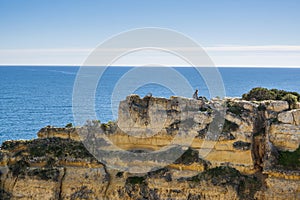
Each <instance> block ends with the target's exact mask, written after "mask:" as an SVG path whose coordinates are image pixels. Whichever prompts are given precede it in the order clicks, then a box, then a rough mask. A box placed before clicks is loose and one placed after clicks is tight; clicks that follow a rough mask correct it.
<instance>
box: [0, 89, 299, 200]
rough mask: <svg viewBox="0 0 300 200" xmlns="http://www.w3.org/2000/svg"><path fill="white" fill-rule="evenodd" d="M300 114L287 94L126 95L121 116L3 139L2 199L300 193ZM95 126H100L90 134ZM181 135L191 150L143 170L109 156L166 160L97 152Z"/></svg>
mask: <svg viewBox="0 0 300 200" xmlns="http://www.w3.org/2000/svg"><path fill="white" fill-rule="evenodd" d="M220 116H221V117H220ZM299 116H300V109H294V110H289V105H288V103H287V102H285V101H261V102H256V101H252V102H250V101H243V100H240V99H236V98H227V99H223V100H220V99H213V100H211V101H209V102H204V101H199V100H194V99H187V98H181V97H171V98H170V99H165V98H155V97H145V98H140V97H139V96H137V95H131V96H128V97H127V98H126V100H124V101H122V102H120V106H119V118H118V120H117V121H116V122H110V123H107V124H97V123H98V122H96V121H94V122H89V123H88V124H87V125H86V126H83V127H76V128H55V127H50V126H48V127H45V128H42V129H41V130H40V131H39V133H38V137H39V138H38V139H35V140H30V141H7V142H4V143H3V144H2V147H1V151H0V165H1V179H0V180H1V183H0V186H1V191H0V199H300V166H299V163H300V160H299V158H300V155H299V154H300V148H299V143H300V128H299V125H300V118H299ZM223 117H224V119H223V120H220V119H222V118H223ZM95 127H96V128H97V127H98V128H100V129H101V134H99V133H98V132H97V134H95V135H92V136H91V134H90V133H91V132H89V130H90V129H92V128H95ZM179 136H180V137H179ZM190 136H193V138H192V140H191V141H188V139H186V138H188V137H190ZM176 137H179V138H180V140H178V141H179V143H181V145H182V146H183V148H182V149H184V151H183V154H180V155H181V156H179V157H178V158H176V159H175V160H174V161H173V162H172V163H168V162H167V161H166V159H164V160H160V164H165V165H162V166H163V167H161V168H158V169H156V170H149V172H145V173H142V174H141V173H139V174H136V173H133V172H132V171H130V170H118V168H111V167H110V166H111V163H110V161H112V163H114V165H115V166H118V167H120V169H121V167H127V168H128V167H132V166H135V165H136V166H139V167H143V169H144V168H145V169H148V168H147V167H149V169H154V168H155V167H157V163H155V162H154V161H157V160H154V161H152V160H149V159H147V158H145V160H143V161H138V160H134V159H135V157H133V158H128V157H126V156H118V155H119V154H116V152H118V151H119V150H114V149H110V151H111V152H112V153H111V155H110V156H111V160H109V161H107V162H105V161H103V162H102V160H101V159H99V160H97V159H96V158H95V157H94V156H95V155H92V154H90V152H92V153H94V151H96V150H97V148H100V147H105V148H108V147H107V145H108V144H109V142H110V143H113V144H114V145H115V146H118V147H119V148H120V149H123V150H126V151H129V152H135V153H137V154H138V153H143V152H155V151H157V150H160V149H162V148H164V147H166V146H170V144H172V145H173V146H176V145H178V144H177V143H178V141H177V142H176V141H175V142H174V138H176ZM86 141H88V142H89V144H92V145H91V146H89V147H87V148H88V150H90V152H89V151H88V150H87V149H86V148H85V146H84V145H83V144H86ZM172 145H171V146H172ZM99 146H100V147H99ZM95 149H96V150H95ZM120 155H123V154H120ZM169 156H170V157H171V154H169ZM96 157H97V156H96ZM128 160H130V163H127V162H126V161H128ZM127 168H124V169H127ZM122 169H123V168H122ZM139 169H141V168H139Z"/></svg>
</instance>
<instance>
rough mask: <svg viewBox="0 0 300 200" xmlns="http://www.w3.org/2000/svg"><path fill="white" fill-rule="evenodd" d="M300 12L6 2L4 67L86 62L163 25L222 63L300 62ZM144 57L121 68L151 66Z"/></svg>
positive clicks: (61, 0)
mask: <svg viewBox="0 0 300 200" xmlns="http://www.w3.org/2000/svg"><path fill="white" fill-rule="evenodd" d="M299 10H300V1H299V0H286V1H282V0H264V1H261V0H251V1H249V0H240V1H233V0H210V1H207V0H186V1H181V0H151V1H150V0H126V1H125V0H110V1H109V0H26V1H24V0H0V27H1V29H0V30H1V32H0V65H81V64H82V63H83V62H84V61H85V59H86V58H87V56H88V55H89V53H90V52H91V51H92V50H93V49H94V48H96V47H97V46H98V45H99V44H101V43H102V42H104V41H105V40H107V39H108V38H111V37H112V36H114V35H116V34H119V33H121V32H124V31H128V30H132V29H136V28H143V27H159V28H166V29H171V30H174V31H177V32H180V33H182V34H184V35H186V36H188V37H189V38H191V39H193V40H194V41H196V42H197V43H198V44H199V45H201V46H202V47H203V48H204V50H205V51H206V52H207V54H208V55H209V56H210V57H211V59H212V60H213V62H214V63H215V65H217V66H253V67H256V66H258V67H266V66H270V67H299V66H300V23H299V21H300V12H299ZM142 54H144V56H145V54H147V52H144V53H141V54H139V55H136V57H135V58H136V59H123V61H122V62H121V61H120V62H119V63H117V65H135V64H136V65H140V64H143V63H145V61H144V60H143V58H144V57H143V55H142ZM148 56H149V55H148ZM153 56H154V55H153ZM160 56H161V55H160ZM133 57H134V55H133ZM133 60H134V61H135V63H134V62H133ZM174 62H175V61H174ZM170 64H173V65H180V64H178V63H176V62H175V63H172V59H170Z"/></svg>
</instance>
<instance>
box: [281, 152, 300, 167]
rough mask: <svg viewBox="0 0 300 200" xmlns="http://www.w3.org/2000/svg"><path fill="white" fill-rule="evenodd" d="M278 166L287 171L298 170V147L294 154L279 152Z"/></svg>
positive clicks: (299, 162)
mask: <svg viewBox="0 0 300 200" xmlns="http://www.w3.org/2000/svg"><path fill="white" fill-rule="evenodd" d="M278 164H279V165H281V166H283V167H285V168H288V169H300V147H298V149H297V150H296V151H294V152H289V151H280V152H279V158H278Z"/></svg>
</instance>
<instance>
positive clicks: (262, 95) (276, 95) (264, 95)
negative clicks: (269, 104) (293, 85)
mask: <svg viewBox="0 0 300 200" xmlns="http://www.w3.org/2000/svg"><path fill="white" fill-rule="evenodd" d="M242 98H243V99H244V100H248V101H249V100H256V101H263V100H283V101H287V102H288V103H289V105H290V108H294V107H295V105H296V103H297V102H299V101H300V94H299V93H297V92H288V91H285V90H278V89H270V90H269V89H267V88H262V87H256V88H253V89H251V90H250V91H249V92H248V93H246V94H243V96H242Z"/></svg>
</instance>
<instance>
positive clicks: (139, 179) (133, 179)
mask: <svg viewBox="0 0 300 200" xmlns="http://www.w3.org/2000/svg"><path fill="white" fill-rule="evenodd" d="M145 179H146V178H145V177H143V176H133V177H128V178H127V179H126V183H128V184H132V185H135V184H142V183H145Z"/></svg>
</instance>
